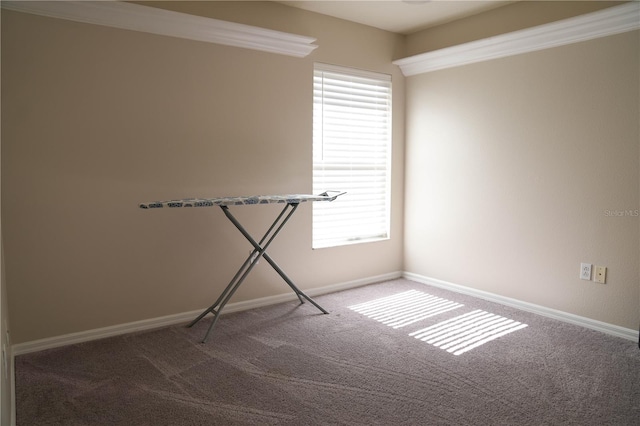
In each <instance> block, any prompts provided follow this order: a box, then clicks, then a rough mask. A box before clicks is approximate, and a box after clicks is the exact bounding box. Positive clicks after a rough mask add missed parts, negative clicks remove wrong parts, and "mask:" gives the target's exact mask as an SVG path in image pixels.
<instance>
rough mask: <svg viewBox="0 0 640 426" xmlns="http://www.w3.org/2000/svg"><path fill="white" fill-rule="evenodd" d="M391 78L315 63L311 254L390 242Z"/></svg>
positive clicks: (384, 75)
mask: <svg viewBox="0 0 640 426" xmlns="http://www.w3.org/2000/svg"><path fill="white" fill-rule="evenodd" d="M390 160H391V76H390V75H386V74H377V73H371V72H366V71H360V70H354V69H349V68H343V67H336V66H332V65H326V64H318V63H316V64H315V66H314V76H313V192H314V193H315V194H319V193H322V192H324V191H327V190H329V191H331V190H336V191H345V192H346V194H345V195H343V196H341V197H340V198H338V199H336V200H335V201H333V202H331V203H313V248H321V247H331V246H337V245H345V244H353V243H359V242H367V241H374V240H380V239H386V238H389V215H390V213H389V210H390V209H389V199H390V194H389V180H390V164H391V163H390Z"/></svg>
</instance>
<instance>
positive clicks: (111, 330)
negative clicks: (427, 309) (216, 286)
mask: <svg viewBox="0 0 640 426" xmlns="http://www.w3.org/2000/svg"><path fill="white" fill-rule="evenodd" d="M400 277H402V272H401V271H397V272H391V273H388V274H384V275H377V276H373V277H367V278H362V279H358V280H354V281H348V282H343V283H337V284H332V285H328V286H324V287H320V288H314V289H310V290H304V292H305V293H306V294H307V295H309V296H318V295H321V294H326V293H334V292H336V291H341V290H347V289H350V288H355V287H360V286H363V285H367V284H373V283H377V282H381V281H387V280H392V279H396V278H400ZM294 299H297V296H296V294H295V293H294V292H291V291H289V292H287V293H284V294H279V295H276V296H268V297H261V298H259V299H253V300H246V301H242V302H234V303H229V304H228V305H227V306H225V309H224V311H223V312H222V314H229V313H232V312H239V311H246V310H248V309H254V308H260V307H263V306H269V305H275V304H277V303H283V302H288V301H290V300H294ZM205 309H206V307H204V308H202V309H199V310H196V311H190V312H183V313H180V314H174V315H167V316H163V317H158V318H151V319H146V320H142V321H134V322H130V323H125V324H118V325H114V326H110V327H103V328H96V329H93V330H86V331H80V332H77V333H70V334H65V335H62V336H55V337H49V338H46V339H40V340H34V341H30V342H24V343H17V344H14V345H12V346H11V349H12V351H11V353H12V355H13V356H18V355H23V354H27V353H31V352H38V351H42V350H45V349H53V348H57V347H61V346H66V345H72V344H76V343H82V342H88V341H91V340H97V339H103V338H105V337H112V336H118V335H122V334H127V333H133V332H137V331H145V330H152V329H154V328H160V327H167V326H170V325H175V324H181V323H186V322H189V321H191V320H193V319H194V318H195V317H197V316H198V315H199V314H200V313H202V312H203V311H204V310H205Z"/></svg>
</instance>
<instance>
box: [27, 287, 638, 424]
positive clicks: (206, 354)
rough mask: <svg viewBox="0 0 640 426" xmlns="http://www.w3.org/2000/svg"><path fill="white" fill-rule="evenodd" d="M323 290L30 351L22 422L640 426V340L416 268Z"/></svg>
mask: <svg viewBox="0 0 640 426" xmlns="http://www.w3.org/2000/svg"><path fill="white" fill-rule="evenodd" d="M409 291H410V292H411V293H406V292H409ZM401 293H404V294H401ZM315 300H316V301H317V302H318V303H320V304H321V305H322V306H323V307H324V308H325V309H327V310H329V311H330V312H331V314H330V315H322V314H320V313H319V312H318V311H317V310H316V309H315V308H313V306H311V305H310V304H308V303H306V304H304V305H300V304H299V303H298V302H297V301H295V302H294V301H292V302H288V303H284V304H280V305H277V306H270V307H265V308H260V309H254V310H251V311H246V312H240V313H234V314H228V315H223V316H222V317H221V318H220V320H219V321H218V323H217V324H216V327H215V328H214V330H213V332H212V334H211V337H210V339H209V341H208V342H207V343H206V344H201V343H199V342H200V340H201V339H202V337H203V335H204V333H205V331H206V328H207V327H208V324H209V321H210V318H211V317H208V319H207V320H203V321H201V322H200V323H198V324H196V326H194V327H193V328H191V329H188V328H186V327H184V326H174V327H168V328H163V329H159V330H154V331H150V332H144V333H135V334H130V335H125V336H119V337H115V338H109V339H103V340H99V341H94V342H88V343H82V344H77V345H72V346H67V347H64V348H58V349H52V350H47V351H42V352H38V353H33V354H27V355H22V356H18V357H16V360H15V366H16V404H17V408H16V416H17V422H18V425H19V426H37V425H270V424H274V425H278V424H281V425H638V424H640V350H639V349H638V346H637V343H636V342H632V341H628V340H624V339H620V338H615V337H611V336H608V335H604V334H601V333H599V332H596V331H592V330H588V329H584V328H581V327H578V326H573V325H569V324H565V323H561V322H558V321H555V320H551V319H548V318H544V317H540V316H537V315H534V314H530V313H527V312H522V311H519V310H516V309H512V308H508V307H504V306H501V305H497V304H494V303H490V302H487V301H483V300H479V299H475V298H472V297H469V296H465V295H461V294H457V293H452V292H448V291H445V290H442V289H438V288H433V287H429V286H425V285H423V284H418V283H414V282H411V281H407V280H394V281H389V282H385V283H380V284H374V285H369V286H366V287H361V288H357V289H352V290H348V291H343V292H338V293H334V294H330V295H324V296H321V297H316V298H315ZM456 353H458V354H457V355H456Z"/></svg>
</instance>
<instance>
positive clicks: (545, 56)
mask: <svg viewBox="0 0 640 426" xmlns="http://www.w3.org/2000/svg"><path fill="white" fill-rule="evenodd" d="M639 40H640V36H639V33H638V31H635V32H631V33H625V34H621V35H616V36H610V37H606V38H602V39H597V40H593V41H588V42H582V43H578V44H573V45H569V46H564V47H558V48H554V49H549V50H544V51H540V52H535V53H528V54H523V55H517V56H513V57H509V58H504V59H498V60H493V61H488V62H482V63H477V64H473V65H467V66H461V67H457V68H452V69H448V70H441V71H437V72H432V73H428V74H423V75H418V76H414V77H410V78H407V145H406V165H405V169H406V194H405V197H406V204H405V212H406V219H405V228H406V229H407V233H406V235H405V270H407V271H409V272H413V273H416V274H419V275H422V276H425V277H430V278H435V279H439V280H443V281H448V282H452V283H455V284H460V285H465V286H469V287H472V288H475V289H479V290H483V291H488V292H491V293H495V294H499V295H502V296H507V297H511V298H515V299H519V300H522V301H525V302H530V303H534V304H538V305H542V306H546V307H550V308H553V309H558V310H561V311H565V312H568V313H573V314H577V315H580V316H584V317H588V318H592V319H595V320H600V321H604V322H607V323H610V324H615V325H619V326H623V327H628V328H631V329H636V328H637V326H638V321H639V318H640V312H639V311H638V301H639V299H640V294H639V269H638V255H639V224H638V221H639V218H638V217H637V212H638V209H640V204H639V194H640V187H639V177H640V176H639V170H640V168H639V141H640V133H639V129H638V127H639V117H640V110H639V108H640V107H639V105H640V96H639V93H640V88H639V81H638V76H639V75H640V69H639V57H638V52H639V51H640V45H639V44H640V43H639ZM625 212H626V213H625ZM620 213H621V214H622V216H617V215H618V214H620ZM580 262H589V263H593V264H597V265H604V266H607V268H608V270H607V274H608V275H607V283H606V284H605V285H601V284H596V283H594V282H592V281H591V282H589V281H582V280H580V279H579V278H578V273H579V267H580Z"/></svg>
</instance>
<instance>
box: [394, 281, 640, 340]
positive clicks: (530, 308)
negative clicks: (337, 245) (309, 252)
mask: <svg viewBox="0 0 640 426" xmlns="http://www.w3.org/2000/svg"><path fill="white" fill-rule="evenodd" d="M402 276H403V277H404V278H406V279H408V280H411V281H416V282H419V283H422V284H427V285H431V286H434V287H439V288H442V289H445V290H450V291H455V292H456V293H462V294H467V295H469V296H474V297H477V298H479V299H484V300H488V301H490V302H495V303H499V304H501V305H506V306H511V307H513V308H517V309H521V310H523V311H527V312H532V313H534V314H538V315H542V316H545V317H548V318H553V319H556V320H559V321H563V322H567V323H570V324H575V325H579V326H582V327H585V328H589V329H591V330H596V331H600V332H602V333H606V334H610V335H612V336H616V337H622V338H624V339H628V340H635V341H637V340H638V334H639V333H638V330H632V329H630V328H625V327H620V326H617V325H613V324H608V323H605V322H602V321H597V320H593V319H590V318H586V317H581V316H578V315H574V314H570V313H567V312H563V311H558V310H556V309H551V308H547V307H544V306H540V305H535V304H533V303H528V302H523V301H521V300H517V299H512V298H509V297H504V296H500V295H498V294H494V293H489V292H486V291H482V290H477V289H474V288H471V287H466V286H462V285H459V284H453V283H450V282H447V281H442V280H438V279H435V278H430V277H425V276H423V275H418V274H414V273H412V272H404V273H403V274H402Z"/></svg>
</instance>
